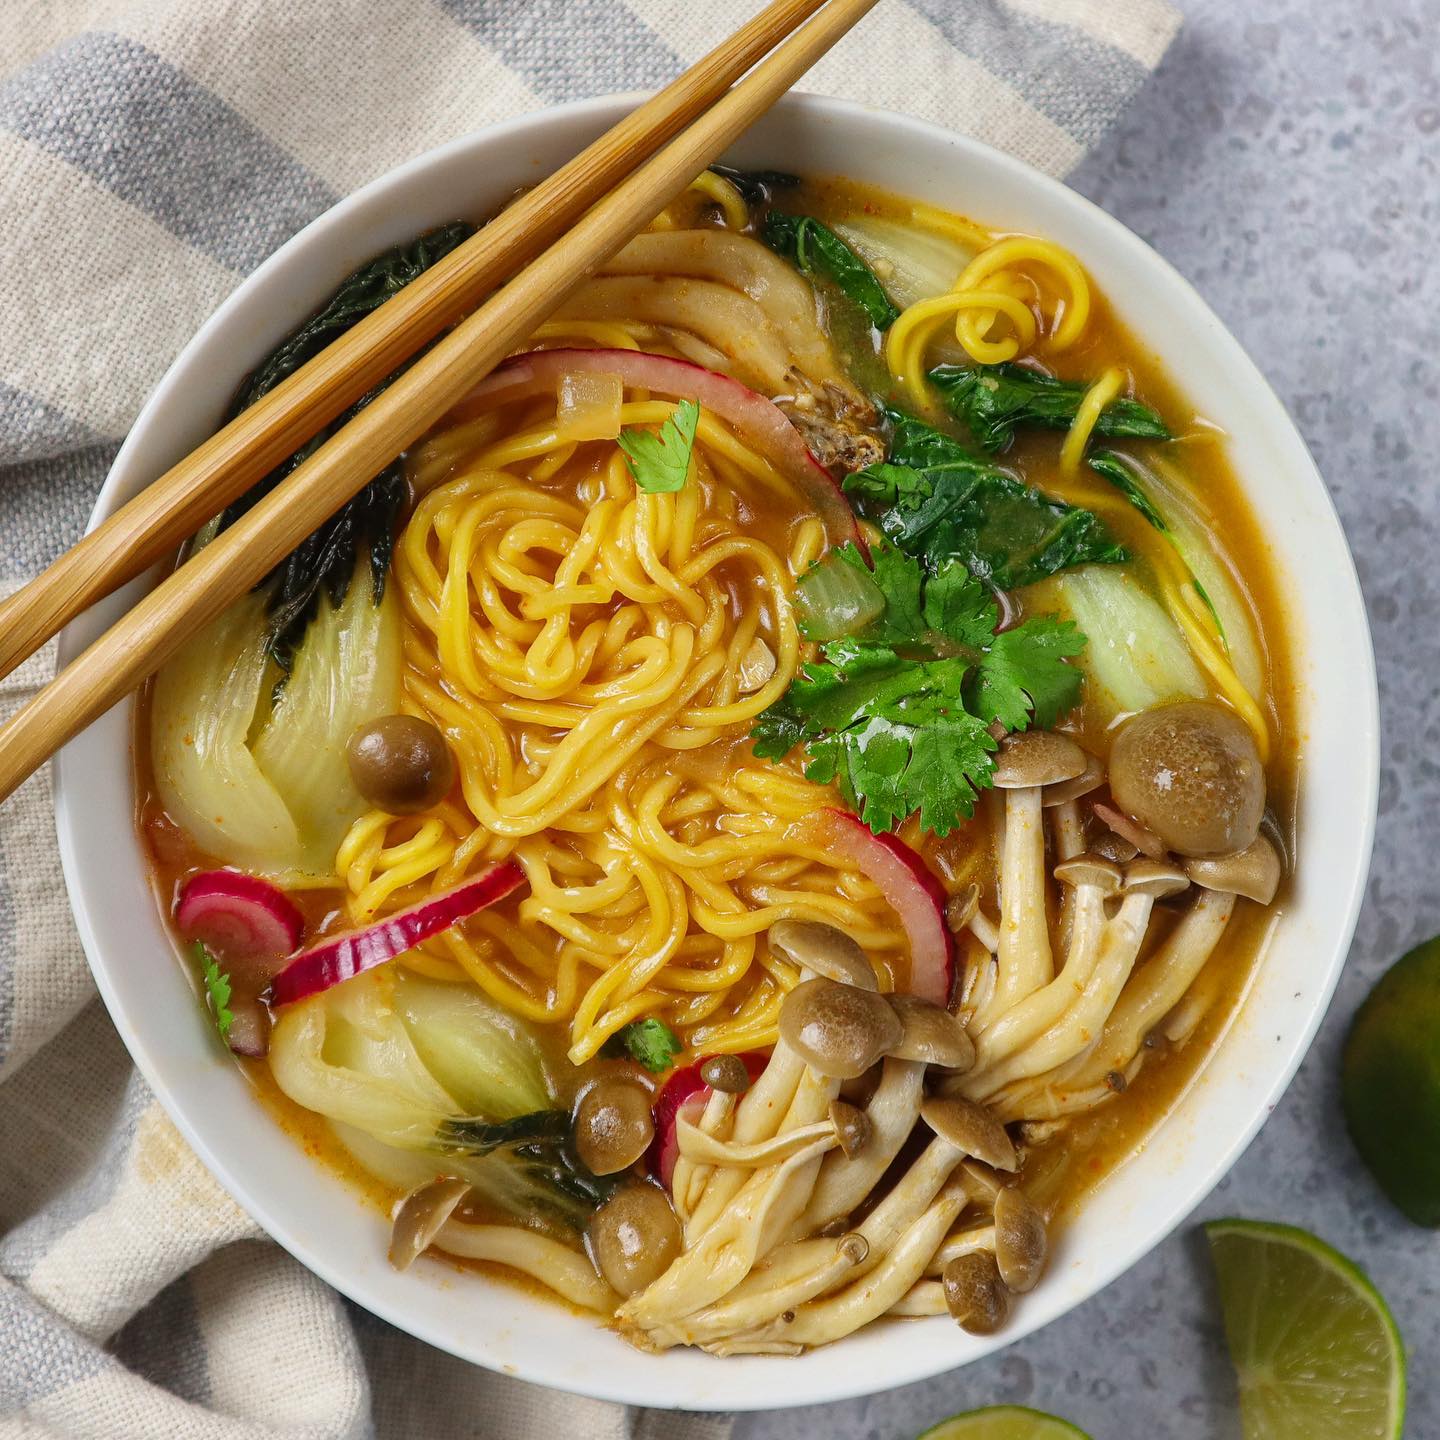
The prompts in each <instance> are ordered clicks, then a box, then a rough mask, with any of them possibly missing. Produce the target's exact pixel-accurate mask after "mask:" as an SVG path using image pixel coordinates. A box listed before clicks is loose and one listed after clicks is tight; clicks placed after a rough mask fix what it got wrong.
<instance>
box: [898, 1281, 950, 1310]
mask: <svg viewBox="0 0 1440 1440" xmlns="http://www.w3.org/2000/svg"><path fill="white" fill-rule="evenodd" d="M889 1313H890V1314H891V1315H895V1316H897V1317H905V1318H913V1319H918V1318H920V1317H926V1316H931V1315H948V1314H949V1313H950V1307H949V1306H948V1305H946V1303H945V1287H944V1286H943V1285H942V1284H941V1283H940V1282H939V1281H938V1280H917V1281H916V1282H915V1283H914V1284H913V1285H912V1286H911V1287H910V1288H909V1289H908V1290H907V1291H906V1292H905V1293H904V1294H903V1295H902V1296H901V1297H900V1298H899V1299H898V1300H897V1301H896V1302H895V1303H894V1304H893V1305H892V1306H891V1307H890V1311H889Z"/></svg>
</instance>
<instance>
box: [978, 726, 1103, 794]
mask: <svg viewBox="0 0 1440 1440" xmlns="http://www.w3.org/2000/svg"><path fill="white" fill-rule="evenodd" d="M1086 758H1087V757H1086V755H1085V752H1084V751H1083V750H1082V749H1081V748H1080V747H1079V746H1078V745H1077V744H1076V743H1075V742H1074V741H1073V740H1071V739H1069V738H1068V737H1066V736H1064V735H1057V734H1056V733H1055V732H1054V731H1053V730H1024V731H1021V732H1020V733H1019V734H1016V735H1007V736H1006V737H1005V738H1004V739H1003V740H1002V741H1001V742H1000V751H999V754H997V755H996V757H995V775H994V777H993V781H992V783H993V784H994V785H995V786H996V788H997V789H1000V790H1028V789H1031V788H1033V787H1036V786H1040V785H1056V784H1059V782H1060V781H1062V780H1074V779H1075V778H1076V777H1077V776H1079V775H1083V774H1084V773H1085V761H1086Z"/></svg>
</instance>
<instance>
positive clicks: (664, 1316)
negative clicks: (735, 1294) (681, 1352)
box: [619, 1140, 826, 1331]
mask: <svg viewBox="0 0 1440 1440" xmlns="http://www.w3.org/2000/svg"><path fill="white" fill-rule="evenodd" d="M825 1145H826V1141H824V1140H817V1141H812V1142H811V1144H810V1146H809V1148H808V1149H805V1150H801V1151H799V1152H797V1153H796V1154H794V1155H792V1156H791V1157H790V1158H789V1159H788V1160H786V1161H784V1162H783V1163H781V1164H780V1165H774V1166H768V1167H766V1168H765V1169H763V1170H757V1171H755V1172H754V1173H753V1174H752V1175H751V1176H750V1177H749V1179H748V1180H746V1181H745V1183H744V1184H743V1186H742V1187H741V1189H740V1191H739V1192H738V1193H737V1194H736V1196H735V1198H734V1200H733V1201H732V1202H731V1203H730V1205H729V1206H727V1207H726V1210H725V1213H724V1214H723V1215H722V1216H721V1217H720V1218H719V1219H718V1220H716V1222H715V1223H714V1224H713V1225H711V1226H710V1227H709V1228H708V1229H707V1230H706V1231H705V1232H704V1234H703V1235H701V1237H700V1238H699V1240H698V1241H697V1242H696V1243H695V1244H694V1245H693V1246H688V1247H687V1248H686V1249H685V1251H684V1252H683V1253H681V1254H680V1255H679V1256H677V1257H676V1259H675V1260H673V1261H672V1262H671V1264H670V1265H669V1267H668V1268H667V1269H666V1270H665V1272H664V1274H662V1275H661V1276H660V1277H659V1279H657V1280H656V1281H654V1283H653V1284H651V1285H649V1286H648V1287H647V1288H646V1289H644V1290H642V1291H641V1292H640V1294H638V1295H636V1296H633V1297H632V1298H631V1299H630V1300H628V1301H626V1303H625V1304H624V1305H623V1306H622V1307H621V1309H620V1312H619V1315H620V1319H621V1320H623V1321H626V1322H628V1323H630V1324H633V1325H636V1326H638V1327H639V1328H640V1329H642V1330H646V1331H649V1330H654V1329H656V1328H657V1327H659V1326H664V1325H673V1324H674V1323H675V1322H676V1321H677V1320H679V1319H680V1318H681V1317H682V1316H685V1315H689V1314H691V1313H692V1312H694V1311H696V1310H699V1309H701V1308H702V1307H703V1306H706V1305H711V1304H713V1303H714V1302H715V1301H716V1300H718V1299H720V1297H721V1296H722V1295H728V1294H729V1293H730V1291H731V1290H733V1289H734V1288H735V1286H737V1285H738V1284H739V1283H740V1282H741V1281H742V1280H743V1279H744V1278H745V1276H746V1275H748V1274H749V1273H750V1271H751V1269H752V1268H753V1267H754V1265H755V1262H756V1260H758V1259H759V1257H760V1256H761V1255H763V1254H764V1253H765V1251H766V1250H767V1249H768V1248H769V1244H773V1243H774V1242H773V1238H772V1237H773V1236H774V1235H775V1234H776V1233H777V1232H778V1231H779V1230H780V1229H781V1228H782V1223H783V1224H786V1225H788V1224H789V1222H790V1220H791V1219H792V1218H793V1216H794V1214H795V1213H796V1210H797V1209H798V1208H799V1207H798V1206H793V1187H794V1186H798V1185H804V1184H805V1176H806V1174H807V1173H808V1174H810V1175H811V1176H812V1177H813V1174H814V1170H815V1168H816V1167H817V1166H818V1164H819V1160H820V1157H821V1155H822V1154H823V1153H824V1147H825ZM719 1173H723V1172H718V1171H717V1174H719ZM742 1173H743V1172H742ZM811 1183H813V1180H812V1182H811ZM808 1193H809V1191H808V1187H807V1188H806V1191H805V1195H806V1196H808ZM804 1200H805V1196H802V1197H801V1200H800V1204H801V1205H803V1204H804ZM792 1206H793V1208H792ZM767 1242H768V1243H767Z"/></svg>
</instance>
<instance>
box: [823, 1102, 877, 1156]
mask: <svg viewBox="0 0 1440 1440" xmlns="http://www.w3.org/2000/svg"><path fill="white" fill-rule="evenodd" d="M830 1123H831V1124H832V1125H833V1126H834V1127H835V1134H836V1136H837V1137H838V1139H839V1141H840V1149H841V1150H842V1151H843V1152H844V1154H845V1158H846V1159H847V1160H853V1159H854V1158H855V1157H856V1156H857V1155H858V1154H859V1153H860V1152H861V1151H862V1150H863V1149H864V1148H865V1147H866V1145H868V1144H869V1143H870V1136H871V1134H872V1133H873V1131H874V1127H873V1126H872V1125H871V1123H870V1117H869V1116H868V1115H867V1114H866V1113H865V1112H864V1111H863V1110H861V1109H859V1108H857V1107H856V1106H854V1105H850V1104H847V1103H846V1102H845V1101H844V1100H832V1101H831V1102H830Z"/></svg>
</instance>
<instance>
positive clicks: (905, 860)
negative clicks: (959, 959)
mask: <svg viewBox="0 0 1440 1440" xmlns="http://www.w3.org/2000/svg"><path fill="white" fill-rule="evenodd" d="M813 823H814V827H815V832H816V838H817V840H818V841H819V842H820V844H822V845H823V846H825V848H826V849H828V850H830V851H831V853H832V854H835V855H837V856H839V857H840V858H841V859H842V860H846V861H848V862H849V863H850V864H852V865H854V866H855V868H856V869H857V870H859V871H860V872H861V874H863V875H865V876H867V877H868V878H869V879H871V880H873V881H874V882H875V883H876V884H877V885H878V886H879V887H880V890H881V893H882V894H883V895H884V896H885V898H886V900H888V901H889V902H890V904H891V905H892V906H893V907H894V909H895V913H896V914H897V915H899V917H900V923H901V925H902V926H903V927H904V929H905V934H906V937H907V938H908V939H909V941H910V984H909V987H908V989H909V993H910V994H912V995H918V996H919V997H920V998H921V999H922V1000H930V1001H933V1002H934V1003H935V1004H936V1005H949V1003H950V994H951V990H952V989H953V987H954V984H955V942H954V939H953V938H952V936H951V934H950V929H949V927H948V926H947V925H946V924H945V891H944V889H943V887H942V886H941V884H940V882H939V881H938V880H937V879H936V878H935V876H934V875H932V874H931V873H930V869H929V867H928V866H927V865H926V864H925V862H924V861H923V860H922V859H921V858H920V857H919V856H918V855H917V854H916V853H915V852H914V851H913V850H912V849H911V848H910V847H909V846H908V845H907V844H906V843H905V842H904V841H903V840H900V839H897V838H896V837H895V836H894V835H876V834H874V833H873V832H872V831H871V829H870V827H869V826H868V825H866V824H865V823H864V822H863V821H861V820H859V819H858V818H857V817H856V816H854V815H851V814H850V813H849V812H848V811H845V810H835V809H826V810H822V811H821V812H820V814H819V815H817V816H816V817H815V820H814V822H813Z"/></svg>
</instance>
